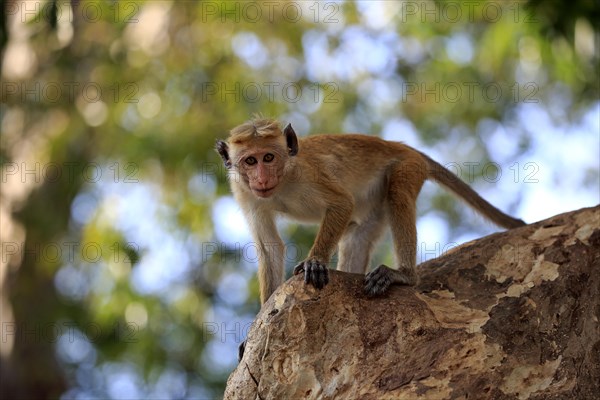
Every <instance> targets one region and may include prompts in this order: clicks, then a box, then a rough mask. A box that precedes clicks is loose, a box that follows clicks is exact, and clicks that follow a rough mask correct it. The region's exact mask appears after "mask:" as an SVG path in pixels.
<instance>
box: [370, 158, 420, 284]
mask: <svg viewBox="0 0 600 400" xmlns="http://www.w3.org/2000/svg"><path fill="white" fill-rule="evenodd" d="M426 178H427V166H426V165H425V161H424V160H423V159H422V158H421V157H420V156H419V155H418V154H414V155H412V154H407V155H405V158H404V160H403V161H402V162H401V163H399V164H397V165H395V166H393V167H392V169H391V170H390V173H389V175H388V184H389V186H388V196H387V206H388V213H389V220H390V225H391V228H392V237H393V239H394V249H395V252H396V262H397V263H398V269H391V268H389V267H387V266H385V265H380V266H379V267H377V268H375V269H374V270H373V271H371V272H369V273H368V274H367V275H366V276H365V288H364V290H365V293H367V295H369V296H377V295H380V294H382V293H384V292H385V291H386V290H387V289H388V288H389V287H390V286H391V285H392V284H400V285H410V286H413V285H415V284H416V283H417V274H416V271H415V264H416V261H417V227H416V218H417V215H416V200H417V196H418V195H419V192H420V191H421V187H422V186H423V183H424V182H425V179H426Z"/></svg>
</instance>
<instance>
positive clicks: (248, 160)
mask: <svg viewBox="0 0 600 400" xmlns="http://www.w3.org/2000/svg"><path fill="white" fill-rule="evenodd" d="M285 157H286V155H285V153H283V154H282V152H281V151H279V150H278V149H277V148H266V149H263V148H257V149H251V150H250V151H246V152H244V153H243V154H242V155H241V157H239V159H238V161H237V163H236V166H237V167H238V171H239V172H240V175H241V177H242V179H243V181H244V182H245V183H246V184H247V185H248V187H249V188H250V190H251V191H252V193H254V195H256V196H257V197H261V198H268V197H270V196H272V195H273V193H275V191H276V189H277V187H278V186H279V183H280V182H281V178H282V176H283V171H284V166H285Z"/></svg>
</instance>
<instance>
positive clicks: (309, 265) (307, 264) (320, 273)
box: [294, 258, 329, 289]
mask: <svg viewBox="0 0 600 400" xmlns="http://www.w3.org/2000/svg"><path fill="white" fill-rule="evenodd" d="M302 272H304V283H305V284H307V285H309V284H310V285H313V286H314V287H315V288H317V289H323V288H324V287H325V285H327V284H328V283H329V270H328V269H327V266H326V265H325V264H323V263H322V262H320V261H319V260H317V259H314V258H310V259H308V260H305V261H302V262H301V263H300V264H298V265H296V267H295V268H294V275H298V274H300V273H302Z"/></svg>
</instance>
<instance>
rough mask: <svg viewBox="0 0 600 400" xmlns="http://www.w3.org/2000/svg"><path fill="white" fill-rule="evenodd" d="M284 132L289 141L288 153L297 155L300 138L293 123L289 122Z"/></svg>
mask: <svg viewBox="0 0 600 400" xmlns="http://www.w3.org/2000/svg"><path fill="white" fill-rule="evenodd" d="M283 134H284V135H285V140H286V142H287V147H288V153H289V154H290V156H295V155H296V154H298V138H297V137H296V132H294V128H292V124H287V126H286V127H285V129H284V130H283Z"/></svg>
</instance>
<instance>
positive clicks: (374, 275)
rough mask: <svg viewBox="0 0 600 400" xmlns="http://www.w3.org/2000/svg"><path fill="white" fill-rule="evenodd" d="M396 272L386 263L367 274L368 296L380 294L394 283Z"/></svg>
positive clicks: (366, 288)
mask: <svg viewBox="0 0 600 400" xmlns="http://www.w3.org/2000/svg"><path fill="white" fill-rule="evenodd" d="M394 272H396V271H394V270H392V269H390V268H388V267H386V266H385V265H380V266H379V267H377V268H375V269H374V270H373V271H371V272H369V273H368V274H367V275H365V288H364V290H365V293H366V294H367V296H378V295H380V294H383V293H385V291H386V290H387V289H388V288H389V287H390V285H391V284H392V283H393V279H392V278H393V277H392V275H393V273H394Z"/></svg>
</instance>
